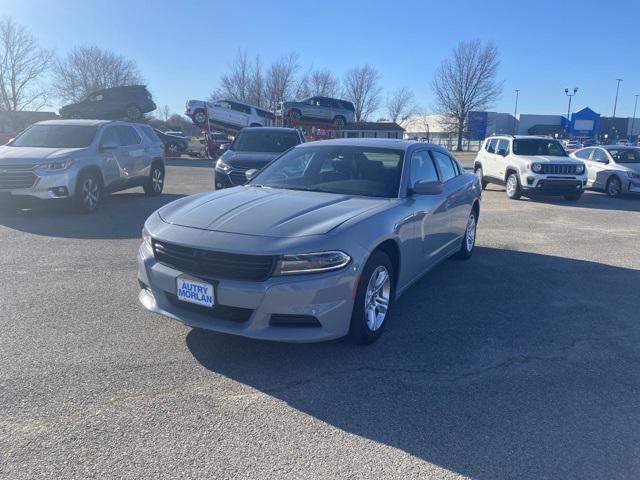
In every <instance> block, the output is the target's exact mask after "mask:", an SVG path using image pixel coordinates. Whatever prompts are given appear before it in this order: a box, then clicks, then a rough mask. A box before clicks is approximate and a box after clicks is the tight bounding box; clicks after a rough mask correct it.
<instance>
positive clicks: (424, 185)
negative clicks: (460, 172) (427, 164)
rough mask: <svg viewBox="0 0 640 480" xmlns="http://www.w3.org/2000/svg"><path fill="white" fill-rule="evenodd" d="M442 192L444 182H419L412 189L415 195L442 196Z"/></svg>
mask: <svg viewBox="0 0 640 480" xmlns="http://www.w3.org/2000/svg"><path fill="white" fill-rule="evenodd" d="M442 190H443V188H442V182H430V181H428V180H418V181H417V182H416V183H415V184H414V185H413V187H412V188H411V193H415V194H417V195H440V194H441V193H442Z"/></svg>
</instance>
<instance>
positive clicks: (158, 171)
mask: <svg viewBox="0 0 640 480" xmlns="http://www.w3.org/2000/svg"><path fill="white" fill-rule="evenodd" d="M142 188H143V189H144V193H145V194H146V195H147V196H148V197H157V196H158V195H160V194H161V193H162V190H163V189H164V168H162V167H161V166H160V165H158V164H153V165H152V166H151V172H149V178H148V179H147V181H146V183H145V184H144V185H143V186H142Z"/></svg>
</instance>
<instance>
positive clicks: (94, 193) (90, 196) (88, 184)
mask: <svg viewBox="0 0 640 480" xmlns="http://www.w3.org/2000/svg"><path fill="white" fill-rule="evenodd" d="M99 199H100V187H99V186H98V183H97V182H96V181H95V180H94V179H93V178H87V179H86V180H85V182H84V183H83V184H82V202H83V203H84V205H85V206H86V207H87V208H88V209H89V210H93V209H94V208H96V205H97V204H98V200H99Z"/></svg>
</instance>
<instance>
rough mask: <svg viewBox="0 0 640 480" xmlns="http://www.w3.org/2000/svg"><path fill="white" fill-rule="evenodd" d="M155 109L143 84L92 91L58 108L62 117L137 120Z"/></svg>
mask: <svg viewBox="0 0 640 480" xmlns="http://www.w3.org/2000/svg"><path fill="white" fill-rule="evenodd" d="M155 109H156V104H155V103H154V102H153V98H152V97H151V94H150V93H149V91H148V90H147V87H145V86H144V85H130V86H127V87H114V88H107V89H105V90H98V91H96V92H93V93H92V94H91V95H89V96H88V97H87V98H85V99H84V100H82V101H81V102H78V103H72V104H70V105H65V106H64V107H62V108H61V109H60V116H61V117H62V118H100V119H118V118H127V119H129V120H139V119H141V118H142V115H143V114H145V113H149V112H152V111H154V110H155Z"/></svg>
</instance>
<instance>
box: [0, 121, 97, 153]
mask: <svg viewBox="0 0 640 480" xmlns="http://www.w3.org/2000/svg"><path fill="white" fill-rule="evenodd" d="M96 131H97V127H95V126H92V125H34V126H32V127H31V128H28V129H27V130H25V131H24V132H23V133H22V134H21V135H20V136H18V137H17V138H16V139H15V140H14V141H13V142H12V143H11V145H10V146H11V147H41V148H85V147H88V146H89V145H90V144H91V142H92V141H93V138H94V137H95V136H96Z"/></svg>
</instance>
